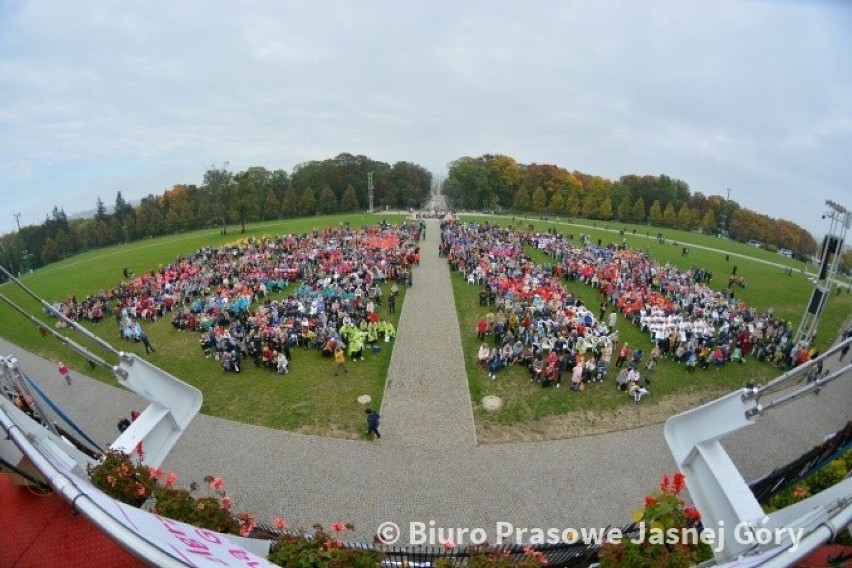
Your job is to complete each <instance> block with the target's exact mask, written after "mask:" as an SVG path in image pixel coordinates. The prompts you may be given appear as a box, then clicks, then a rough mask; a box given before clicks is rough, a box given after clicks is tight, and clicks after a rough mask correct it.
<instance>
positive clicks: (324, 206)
mask: <svg viewBox="0 0 852 568" xmlns="http://www.w3.org/2000/svg"><path fill="white" fill-rule="evenodd" d="M318 205H319V210H320V211H321V212H322V213H324V214H329V213H334V212H335V211H337V196H336V195H334V192H333V191H331V188H330V187H328V186H325V187H324V188H322V191H320V195H319V204H318Z"/></svg>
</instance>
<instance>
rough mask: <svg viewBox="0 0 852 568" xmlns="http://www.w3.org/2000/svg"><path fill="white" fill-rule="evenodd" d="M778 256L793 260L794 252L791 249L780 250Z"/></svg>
mask: <svg viewBox="0 0 852 568" xmlns="http://www.w3.org/2000/svg"><path fill="white" fill-rule="evenodd" d="M778 254H780V255H781V256H786V257H787V258H793V251H791V250H790V249H778Z"/></svg>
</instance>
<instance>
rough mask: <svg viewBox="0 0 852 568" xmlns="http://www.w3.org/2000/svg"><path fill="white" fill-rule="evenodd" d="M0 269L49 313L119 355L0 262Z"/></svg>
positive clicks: (119, 355) (119, 354)
mask: <svg viewBox="0 0 852 568" xmlns="http://www.w3.org/2000/svg"><path fill="white" fill-rule="evenodd" d="M0 271H2V272H3V274H5V275H6V276H7V277H8V278H9V280H11V281H12V282H14V283H15V284H17V285H18V286H19V287H20V288H21V289H22V290H23V291H24V292H26V293H27V294H29V295H30V296H32V297H33V299H35V300H36V301H37V302H39V303H40V304H41V305H42V306H43V307H44V308H45V309H46V310H48V311H49V312H50V313H52V314H54V315H55V316H56V317H58V318H59V319H61V320H62V321H64V322H65V323H67V324H68V325H70V326H71V327H73V328H74V329H75V330H77V331H78V332H80V333H81V334H82V335H83V336H84V337H86V338H88V339H90V340H92V341H94V342H95V343H97V344H98V345H99V346H100V347H101V348H103V349H105V350H106V351H109V352H110V353H112V354H113V355H117V356H118V357H121V353H120V352H119V351H117V350H116V349H115V347H113V346H112V345H110V344H109V343H107V342H106V341H105V340H103V339H101V338H100V337H98V336H97V335H95V334H94V333H92V332H91V331H89V330H88V329H86V328H85V327H83V326H82V325H80V324H78V323H77V322H76V321H74V320H72V319H70V318H67V317H65V314H63V313H62V312H60V311H59V310H57V309H56V308H54V307H53V306H52V305H51V304H48V303H47V302H46V301H45V300H42V299H41V298H40V297H39V296H38V295H37V294H36V293H35V292H33V291H32V290H30V289H29V288H27V287H26V286H25V285H24V283H23V282H21V281H20V280H18V279H17V278H16V277H15V276H14V275H13V274H12V273H11V272H9V271H8V270H6V267H5V266H3V265H2V264H0Z"/></svg>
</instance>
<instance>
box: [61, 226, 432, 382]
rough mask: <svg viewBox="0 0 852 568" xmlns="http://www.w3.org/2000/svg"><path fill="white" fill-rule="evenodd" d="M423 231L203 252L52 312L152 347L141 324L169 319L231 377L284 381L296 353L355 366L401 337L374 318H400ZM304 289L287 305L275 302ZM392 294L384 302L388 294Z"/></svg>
mask: <svg viewBox="0 0 852 568" xmlns="http://www.w3.org/2000/svg"><path fill="white" fill-rule="evenodd" d="M420 231H421V229H420V225H419V224H403V225H400V226H391V225H389V224H387V223H382V224H381V225H377V226H373V227H364V228H361V229H353V228H350V227H348V226H345V225H341V226H339V227H337V228H328V229H324V230H314V231H312V232H311V233H308V234H304V235H284V236H278V237H267V238H248V239H244V240H242V241H240V242H235V243H231V244H228V245H225V246H222V247H205V248H202V249H200V250H198V251H196V252H195V253H193V254H191V255H187V256H184V257H180V258H178V259H177V260H176V261H175V262H173V263H170V264H168V265H161V266H160V267H159V268H158V269H157V270H152V271H148V272H144V273H141V274H140V275H138V276H136V275H133V274H132V273H129V272H128V271H127V270H125V274H126V275H127V276H129V277H130V278H129V279H125V280H123V281H122V282H121V283H120V284H119V285H118V286H116V287H115V288H113V289H110V290H107V291H102V292H100V293H99V294H95V295H92V296H88V297H86V298H85V299H83V300H81V301H78V300H77V299H76V298H75V297H73V296H72V297H70V298H67V299H66V300H65V301H63V302H57V304H56V305H55V306H54V307H56V308H57V309H59V310H60V311H61V312H62V313H63V314H65V315H66V316H67V317H69V318H72V319H75V320H90V321H92V322H93V323H100V322H101V321H102V320H103V319H104V318H106V317H109V316H110V315H111V314H112V315H114V316H115V319H116V322H117V324H118V328H119V334H120V336H121V337H123V338H125V339H127V340H129V341H142V342H143V343H146V350H147V349H148V348H149V347H150V348H151V350H153V347H151V346H150V343H147V337H146V336H145V334H144V332H143V331H142V326H141V323H140V322H142V321H155V320H157V319H158V318H162V317H166V316H167V315H168V316H170V317H171V321H172V325H173V326H174V328H175V329H176V330H180V331H184V332H197V333H199V334H200V339H199V343H200V345H201V350H202V351H203V353H204V354H205V355H206V356H207V357H210V358H215V359H216V360H218V361H220V362H221V365H222V368H223V369H224V370H225V371H232V372H240V371H241V369H242V366H243V362H244V361H245V360H246V359H248V360H250V361H252V362H253V363H254V364H255V365H257V366H259V367H265V368H268V369H270V370H271V371H274V372H277V373H280V374H286V373H288V372H289V370H290V367H291V362H292V350H291V348H292V347H294V346H297V345H298V346H304V347H308V348H315V349H318V350H321V351H322V353H323V355H324V356H328V357H333V354H334V351H335V348H336V347H337V346H338V345H339V346H340V347H342V348H343V349H344V350H346V352H347V355H348V356H349V357H351V358H352V359H353V360H361V359H363V356H364V352H365V350H366V349H368V348H369V346H370V345H371V344H375V343H377V342H379V341H382V340H384V341H390V340H392V339H393V338H394V337H395V334H396V330H395V328H394V326H393V325H392V324H391V322H389V321H387V320H385V319H383V318H382V317H381V315H380V314H379V311H378V308H379V307H380V306H382V305H383V303H384V302H385V301H387V304H388V308H389V310H391V313H393V312H394V311H395V305H396V297H397V295H398V293H399V287H400V286H409V287H410V286H411V285H412V284H413V275H412V268H413V266H415V265H416V264H418V263H419V261H420V248H419V240H420ZM291 283H293V285H294V286H295V285H296V283H298V286H297V288H296V289H295V290H293V291H292V293H290V294H289V295H288V296H286V297H283V298H280V299H272V298H271V297H270V294H273V293H275V292H281V291H283V290H285V289H286V288H287V287H288V286H289V285H290V284H291ZM386 284H389V286H390V291H389V293H388V295H389V297H388V298H387V299H385V298H384V297H383V296H384V293H383V291H382V285H386Z"/></svg>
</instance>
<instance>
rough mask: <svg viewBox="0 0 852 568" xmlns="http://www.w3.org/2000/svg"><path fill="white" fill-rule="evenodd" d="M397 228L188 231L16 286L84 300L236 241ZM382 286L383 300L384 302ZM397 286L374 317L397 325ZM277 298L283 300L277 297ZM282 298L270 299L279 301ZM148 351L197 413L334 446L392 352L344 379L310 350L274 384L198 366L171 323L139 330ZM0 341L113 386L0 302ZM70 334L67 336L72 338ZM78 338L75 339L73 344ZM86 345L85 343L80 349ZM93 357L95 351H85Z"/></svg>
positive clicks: (114, 338)
mask: <svg viewBox="0 0 852 568" xmlns="http://www.w3.org/2000/svg"><path fill="white" fill-rule="evenodd" d="M383 219H384V220H387V221H388V222H390V223H398V222H400V221H401V220H402V219H403V217H402V216H392V215H381V216H380V215H372V216H371V215H361V216H353V215H345V216H328V217H313V218H304V219H296V220H289V221H281V222H270V223H263V224H258V225H254V226H250V227H248V231H247V234H246V235H240V233H239V231H238V230H237V229H235V228H231V229H230V230H229V233H228V234H227V235H225V236H223V235H220V234H219V232H218V231H197V232H193V233H187V234H183V235H174V236H170V237H161V238H157V239H152V240H148V241H140V242H136V243H131V244H128V245H123V246H117V247H111V248H108V249H101V250H97V251H91V252H88V253H85V254H81V255H77V256H75V257H73V258H69V259H66V260H65V261H63V262H60V263H56V264H52V265H50V266H47V267H45V268H44V269H42V270H39V271H37V272H35V273H33V274H30V275H27V276H26V277H25V278H24V282H25V284H26V285H27V286H28V287H30V288H31V289H33V290H34V291H35V292H36V293H37V294H38V295H39V296H41V297H42V298H44V299H45V300H47V301H49V302H53V301H55V300H58V299H61V298H63V297H67V296H68V295H71V294H75V295H77V296H78V297H84V296H85V295H87V294H90V293H93V292H97V291H99V290H101V289H107V288H111V287H113V286H115V285H116V284H117V283H118V282H119V280H120V279H121V274H122V269H123V267H124V266H128V267H129V268H130V269H132V270H133V271H134V272H136V273H137V274H139V273H142V272H144V271H146V270H151V269H156V268H157V267H158V266H159V264H161V263H169V262H171V261H173V260H174V259H175V258H176V257H177V256H179V255H184V254H187V253H191V252H193V251H195V250H197V249H198V248H200V247H202V246H205V245H217V244H222V243H226V242H231V241H234V240H236V239H240V238H243V237H245V236H260V235H278V234H287V233H295V234H301V233H306V232H308V231H310V230H311V229H313V228H323V227H329V226H336V225H339V224H340V223H342V222H346V221H349V222H351V223H352V225H353V226H360V225H362V224H373V223H377V222H379V221H381V220H383ZM389 288H390V286H389V285H388V286H387V289H385V290H383V291H384V297H385V298H387V295H388V294H389ZM0 290H2V293H3V294H4V295H6V296H7V297H9V298H10V299H11V300H12V301H14V302H15V303H16V304H18V305H20V306H22V307H23V308H25V309H26V310H28V311H29V312H30V313H32V314H37V315H40V316H41V319H42V320H43V321H45V322H47V323H48V325H53V323H55V320H51V319H50V318H48V317H46V316H44V314H43V311H42V309H41V308H40V307H39V306H38V304H37V303H36V302H35V301H34V300H32V299H31V298H29V296H27V295H26V294H25V293H24V292H23V291H22V290H20V289H19V288H18V287H16V286H14V285H13V284H6V285H4V286H2V287H0ZM405 291H406V289H405V287H404V286H402V287H400V297H399V299H398V302H397V315H392V316H388V314H387V306H386V305H384V306H383V307H382V308H381V309H380V312H381V314H382V316H383V317H385V318H389V319H390V321H391V322H392V323H393V324H394V325H398V321H399V315H398V314H399V313H401V311H402V304H403V302H404V301H405ZM285 293H286V291H285ZM282 295H283V294H280V293H279V294H277V295H273V296H272V297H273V298H274V297H276V296H278V297H280V296H282ZM86 326H87V327H88V328H89V329H91V330H92V331H93V332H95V333H96V334H97V335H99V336H100V337H102V338H104V339H105V340H107V341H108V342H109V343H110V344H112V345H113V346H115V347H116V348H117V349H120V350H125V351H133V352H135V353H137V354H140V355H143V356H145V355H144V353H145V349H144V347H143V346H142V344H141V343H133V342H127V341H124V340H122V339H121V338H120V337H119V335H118V329H117V327H116V324H115V322H114V320H112V319H107V320H104V321H103V322H102V323H100V324H99V325H97V326H94V325H91V324H90V323H87V324H86ZM143 327H144V329H145V332H146V333H147V335H148V336H149V338H150V340H151V343H152V344H153V345H154V347H155V348H156V349H157V351H156V353H152V354H151V355H149V356H147V358H148V359H149V360H150V361H151V362H152V363H154V364H156V365H158V366H159V367H161V368H163V369H165V370H166V371H168V372H169V373H171V374H173V375H175V376H176V377H178V378H180V379H182V380H184V381H186V382H187V383H189V384H192V385H194V386H196V387H198V388H199V389H201V391H202V392H203V394H204V405H203V407H202V412H204V413H205V414H210V415H213V416H218V417H221V418H228V419H231V420H236V421H240V422H246V423H250V424H257V425H262V426H268V427H270V428H280V429H286V430H294V431H300V432H306V433H312V434H320V435H328V436H335V437H343V438H357V437H359V436H360V434H361V432H362V426H363V421H364V416H363V408H362V407H361V406H360V405H359V404H358V402H357V400H356V399H357V398H358V396H360V395H362V394H368V395H370V396H371V397H372V399H373V402H372V403H371V404H373V405H376V406H378V405H380V404H381V400H382V395H383V392H384V384H385V377H386V375H387V368H388V365H389V364H390V357H391V353H392V347H393V343H389V344H386V343H382V344H381V345H380V351H379V352H378V353H376V354H374V353H372V352H371V351H369V350H368V351H367V354H366V356H365V360H364V361H363V362H361V361H359V362H348V363H347V367H348V368H349V373H348V374H342V375H340V376H338V377H332V370H333V367H332V363H331V360H329V359H323V358H322V357H321V355H320V353H319V351H316V350H309V349H306V348H300V347H296V348H294V349H293V350H292V355H293V361H292V362H291V369H292V370H291V372H290V373H289V374H288V375H283V376H280V375H276V374H274V373H272V372H270V371H266V370H263V369H256V368H255V367H254V365H253V364H252V363H251V362H250V361H247V362H246V363H247V364H246V365H244V367H243V372H242V373H240V374H234V373H224V372H223V371H222V368H221V366H220V365H219V363H218V362H217V361H215V360H213V359H205V358H204V357H203V354H202V351H201V347H200V345H199V338H200V335H199V334H197V333H193V332H178V331H177V330H175V329H174V327H173V326H172V325H171V318H170V317H169V316H167V317H166V318H163V319H160V320H159V321H157V322H156V323H148V324H143ZM0 335H2V336H3V337H5V338H6V339H8V340H10V341H12V342H14V343H16V344H18V345H20V346H21V347H23V348H25V349H27V350H29V351H32V352H34V353H37V354H39V355H42V356H44V357H47V358H49V359H53V360H62V361H64V362H65V363H67V364H68V365H69V366H71V367H72V368H74V369H76V370H77V371H79V372H82V373H85V374H90V375H91V376H94V377H96V378H98V379H100V380H103V381H105V382H108V383H110V384H117V382H116V381H115V379H114V378H113V377H112V375H111V374H109V373H108V372H107V371H105V370H103V369H100V368H99V369H97V370H95V371H92V370H90V369H89V367H88V365H87V364H86V361H85V360H84V359H83V358H82V357H80V356H77V355H76V354H74V353H72V352H70V351H69V350H68V349H66V348H64V347H63V346H62V345H61V344H60V343H59V342H58V341H56V340H54V339H52V338H50V337H47V338H42V337H41V336H40V335H39V334H38V331H37V329H36V327H35V326H34V325H32V324H30V323H29V322H28V321H27V320H25V319H24V318H23V317H22V316H21V315H19V314H18V313H17V312H15V311H14V310H12V309H11V308H10V307H9V306H7V305H6V304H5V303H0ZM76 335H77V334H75V333H73V332H72V333H71V334H69V336H72V337H73V336H76ZM74 338H75V339H77V337H74ZM87 346H88V344H87ZM92 350H93V351H94V352H96V353H98V354H101V353H100V352H99V351H98V350H97V348H94V349H92Z"/></svg>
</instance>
